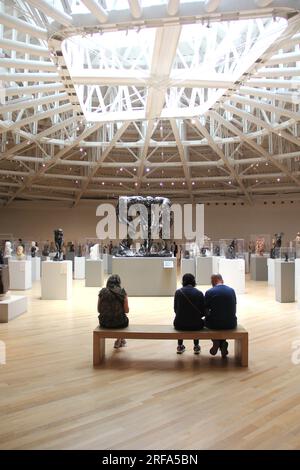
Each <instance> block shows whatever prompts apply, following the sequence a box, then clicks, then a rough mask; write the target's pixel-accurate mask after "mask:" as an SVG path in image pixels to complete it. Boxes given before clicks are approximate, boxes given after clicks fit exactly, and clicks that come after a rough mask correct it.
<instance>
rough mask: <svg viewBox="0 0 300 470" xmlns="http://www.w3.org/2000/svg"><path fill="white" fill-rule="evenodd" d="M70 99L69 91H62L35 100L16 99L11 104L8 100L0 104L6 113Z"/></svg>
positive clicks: (0, 111) (0, 110)
mask: <svg viewBox="0 0 300 470" xmlns="http://www.w3.org/2000/svg"><path fill="white" fill-rule="evenodd" d="M65 100H68V93H60V94H56V95H49V96H45V97H44V98H39V99H35V100H30V99H27V100H22V101H20V100H16V102H13V103H12V104H10V102H8V104H7V105H4V106H0V114H4V113H11V112H13V111H18V110H20V109H27V108H32V107H35V106H41V105H43V104H49V103H54V102H56V101H65Z"/></svg>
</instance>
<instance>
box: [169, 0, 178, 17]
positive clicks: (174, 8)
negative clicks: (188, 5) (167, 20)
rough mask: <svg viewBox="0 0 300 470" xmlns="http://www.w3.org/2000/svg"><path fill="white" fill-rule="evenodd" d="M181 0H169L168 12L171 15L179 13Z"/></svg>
mask: <svg viewBox="0 0 300 470" xmlns="http://www.w3.org/2000/svg"><path fill="white" fill-rule="evenodd" d="M179 4H180V0H168V5H167V13H168V15H170V16H174V15H177V13H178V10H179Z"/></svg>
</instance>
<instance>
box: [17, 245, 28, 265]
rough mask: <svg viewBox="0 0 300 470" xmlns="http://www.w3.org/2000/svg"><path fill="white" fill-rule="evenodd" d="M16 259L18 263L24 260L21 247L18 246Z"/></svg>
mask: <svg viewBox="0 0 300 470" xmlns="http://www.w3.org/2000/svg"><path fill="white" fill-rule="evenodd" d="M16 258H17V260H18V261H23V260H24V259H26V256H25V253H24V248H23V245H19V246H18V247H17V251H16Z"/></svg>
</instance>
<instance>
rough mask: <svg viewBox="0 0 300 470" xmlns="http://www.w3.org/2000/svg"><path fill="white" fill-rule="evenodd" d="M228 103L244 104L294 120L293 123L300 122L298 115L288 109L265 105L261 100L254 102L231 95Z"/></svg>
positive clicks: (253, 100) (299, 114) (299, 115)
mask: <svg viewBox="0 0 300 470" xmlns="http://www.w3.org/2000/svg"><path fill="white" fill-rule="evenodd" d="M230 101H233V102H234V103H241V104H246V105H249V106H251V107H253V108H257V109H264V110H265V111H270V112H271V113H275V114H277V115H278V116H287V117H288V118H290V119H294V120H295V121H300V113H294V112H293V111H289V110H288V109H285V108H281V107H279V106H275V105H272V104H269V103H265V102H264V101H262V100H255V99H253V98H252V99H249V98H245V97H244V96H240V95H231V97H230Z"/></svg>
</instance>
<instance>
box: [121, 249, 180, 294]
mask: <svg viewBox="0 0 300 470" xmlns="http://www.w3.org/2000/svg"><path fill="white" fill-rule="evenodd" d="M112 261H113V264H112V267H113V273H114V274H119V276H120V277H121V282H122V287H124V289H125V290H126V292H127V294H128V295H136V296H141V297H148V296H149V297H150V296H170V297H173V296H174V293H175V291H176V287H177V260H176V258H173V257H168V258H167V257H166V258H163V257H162V258H159V257H158V258H150V257H149V258H147V257H145V258H134V257H133V258H122V257H119V258H118V257H116V258H114V257H113V260H112Z"/></svg>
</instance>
